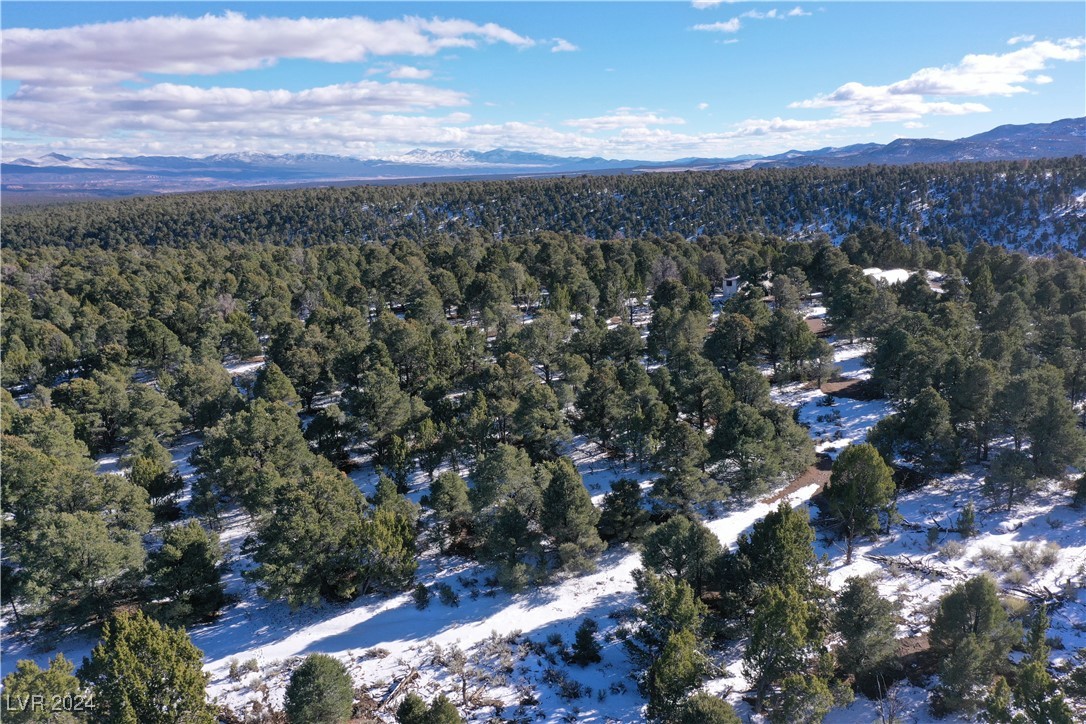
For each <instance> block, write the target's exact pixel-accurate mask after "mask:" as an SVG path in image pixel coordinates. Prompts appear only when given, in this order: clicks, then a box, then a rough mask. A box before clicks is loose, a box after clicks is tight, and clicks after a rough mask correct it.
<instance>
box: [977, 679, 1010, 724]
mask: <svg viewBox="0 0 1086 724" xmlns="http://www.w3.org/2000/svg"><path fill="white" fill-rule="evenodd" d="M984 714H985V716H986V717H987V720H988V721H989V722H992V723H993V724H1011V723H1012V722H1013V721H1014V713H1013V712H1012V710H1011V687H1010V686H1009V685H1008V684H1007V680H1006V679H1004V678H1003V677H1002V676H997V677H996V678H995V683H993V684H992V687H991V688H990V689H989V690H988V696H987V698H985V700H984Z"/></svg>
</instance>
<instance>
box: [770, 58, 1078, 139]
mask: <svg viewBox="0 0 1086 724" xmlns="http://www.w3.org/2000/svg"><path fill="white" fill-rule="evenodd" d="M1084 43H1086V41H1084V39H1083V38H1066V39H1063V40H1059V41H1054V42H1051V41H1040V42H1036V43H1032V44H1031V45H1028V46H1026V47H1023V48H1021V49H1019V50H1014V51H1011V52H1008V53H1003V54H970V55H967V56H965V57H964V58H962V60H961V61H960V62H959V63H957V64H955V65H949V66H943V67H941V68H922V69H921V70H918V71H916V72H915V73H913V74H912V75H910V76H909V77H908V78H905V79H904V80H900V81H897V82H895V83H889V84H887V85H877V86H869V85H864V84H863V83H856V82H851V83H845V84H844V85H842V86H840V87H839V88H837V89H836V90H835V91H833V92H832V93H828V94H826V95H820V96H816V97H814V98H811V99H808V100H804V101H799V102H796V103H792V104H791V106H790V107H792V108H829V109H833V110H834V111H836V112H837V113H839V114H841V115H845V116H871V117H872V118H874V119H878V120H911V119H915V118H919V117H921V116H924V115H928V114H932V115H964V114H968V113H983V112H986V111H988V110H989V108H988V107H987V106H985V105H984V104H983V103H979V102H976V101H965V102H952V101H948V100H929V98H930V97H935V98H943V99H945V98H983V97H990V96H1011V95H1015V94H1018V93H1025V92H1027V88H1026V86H1025V84H1029V83H1032V84H1037V83H1045V82H1046V81H1050V80H1051V79H1050V78H1049V77H1048V76H1045V75H1038V74H1037V71H1040V70H1043V69H1045V68H1046V67H1048V65H1049V63H1050V62H1052V61H1078V60H1082V58H1083V57H1084V53H1083V46H1084Z"/></svg>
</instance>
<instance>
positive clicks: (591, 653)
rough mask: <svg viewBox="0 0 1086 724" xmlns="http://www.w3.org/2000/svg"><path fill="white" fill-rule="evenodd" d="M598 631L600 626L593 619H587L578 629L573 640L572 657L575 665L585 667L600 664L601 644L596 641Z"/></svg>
mask: <svg viewBox="0 0 1086 724" xmlns="http://www.w3.org/2000/svg"><path fill="white" fill-rule="evenodd" d="M598 630H599V626H598V625H597V624H596V622H595V620H593V619H591V618H586V619H585V620H584V621H582V622H581V625H580V626H578V627H577V633H576V634H575V635H574V639H573V654H572V656H571V657H570V660H571V661H572V662H573V663H575V664H577V665H578V666H581V667H584V666H588V665H589V664H598V663H599V662H600V644H599V642H598V641H596V631H598Z"/></svg>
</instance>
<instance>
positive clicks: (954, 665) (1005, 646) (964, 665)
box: [930, 576, 1022, 711]
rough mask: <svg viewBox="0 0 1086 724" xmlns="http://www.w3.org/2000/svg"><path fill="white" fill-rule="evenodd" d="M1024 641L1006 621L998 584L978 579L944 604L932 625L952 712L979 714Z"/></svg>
mask: <svg viewBox="0 0 1086 724" xmlns="http://www.w3.org/2000/svg"><path fill="white" fill-rule="evenodd" d="M1021 636H1022V630H1021V627H1020V626H1018V625H1017V624H1012V623H1011V622H1010V621H1008V619H1007V613H1006V611H1004V610H1003V606H1002V605H1001V604H1000V602H999V595H998V592H997V590H996V586H995V583H994V582H993V581H992V579H991V578H989V577H988V576H977V577H976V578H972V579H970V580H968V581H966V582H965V583H960V584H958V585H957V586H955V587H954V588H953V589H952V590H951V591H950V592H949V593H947V594H946V595H944V596H943V597H942V598H941V599H940V600H939V609H938V611H937V612H936V614H935V618H934V619H933V621H932V624H931V633H930V639H931V644H932V649H933V651H934V652H935V654H936V655H937V656H938V657H940V659H941V661H942V669H941V671H942V684H941V690H940V691H941V694H942V697H943V700H944V702H945V706H946V707H947V708H949V709H951V710H959V709H960V710H966V711H971V710H973V709H975V708H976V707H977V706H978V705H979V704H980V703H981V701H982V698H983V696H984V692H986V691H987V689H988V687H989V685H990V684H991V681H992V676H993V675H994V674H995V673H997V672H998V671H1000V670H1001V669H1005V668H1006V666H1007V653H1008V652H1009V651H1010V648H1011V646H1012V645H1014V643H1015V642H1017V641H1019V640H1020V639H1021Z"/></svg>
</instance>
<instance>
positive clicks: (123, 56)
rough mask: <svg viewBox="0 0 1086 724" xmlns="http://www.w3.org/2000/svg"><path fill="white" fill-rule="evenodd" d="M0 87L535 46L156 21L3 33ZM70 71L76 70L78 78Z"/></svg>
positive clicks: (473, 37) (477, 29) (471, 35)
mask: <svg viewBox="0 0 1086 724" xmlns="http://www.w3.org/2000/svg"><path fill="white" fill-rule="evenodd" d="M2 39H3V46H2V47H3V50H2V52H3V77H4V78H11V79H16V80H20V81H23V82H30V83H50V84H58V85H80V84H83V83H88V82H94V83H98V84H101V83H115V82H118V81H120V80H138V79H140V78H142V76H143V75H144V74H147V73H170V74H184V75H193V74H195V75H214V74H217V73H223V72H234V71H242V70H252V69H256V68H263V67H267V66H269V65H272V64H274V63H276V62H277V61H278V60H281V59H305V60H317V61H323V62H328V63H346V62H357V61H362V60H365V59H367V58H369V57H372V56H387V55H420V56H428V55H434V54H436V53H438V52H439V51H441V50H443V49H446V48H462V47H468V48H472V47H476V46H477V45H478V44H479V43H505V44H508V45H512V46H515V47H528V46H531V45H533V44H534V43H535V41H534V40H532V39H531V38H528V37H525V36H523V35H520V34H518V33H516V32H514V31H512V30H510V29H508V28H505V27H502V26H500V25H497V24H495V23H484V24H479V23H474V22H471V21H468V20H458V19H441V18H430V19H426V18H419V17H404V18H401V19H396V20H383V21H378V20H371V19H369V18H365V17H358V16H355V17H346V18H275V17H259V18H249V17H247V16H245V15H243V14H241V13H237V12H226V13H224V14H222V15H204V16H202V17H199V18H185V17H179V16H171V17H165V16H158V17H150V18H141V19H136V20H124V21H118V22H107V23H95V24H90V25H76V26H70V27H63V28H49V29H31V28H9V29H6V30H4V31H3V33H2ZM73 69H78V70H77V71H76V72H75V73H74V74H73V73H72V70H73Z"/></svg>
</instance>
